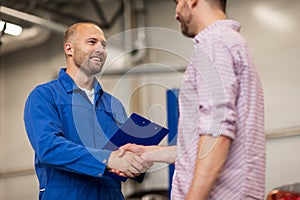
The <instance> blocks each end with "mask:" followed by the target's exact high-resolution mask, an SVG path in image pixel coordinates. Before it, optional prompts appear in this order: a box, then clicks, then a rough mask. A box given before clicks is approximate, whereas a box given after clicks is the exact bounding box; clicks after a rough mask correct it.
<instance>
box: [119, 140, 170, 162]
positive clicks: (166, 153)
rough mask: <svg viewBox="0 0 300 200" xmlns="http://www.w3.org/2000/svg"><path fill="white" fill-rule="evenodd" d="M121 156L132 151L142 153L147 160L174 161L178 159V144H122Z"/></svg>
mask: <svg viewBox="0 0 300 200" xmlns="http://www.w3.org/2000/svg"><path fill="white" fill-rule="evenodd" d="M119 149H120V154H119V156H120V157H121V156H123V155H124V154H125V153H126V152H128V151H130V152H133V153H135V154H137V155H140V156H141V157H142V158H143V159H144V160H145V161H146V162H148V163H153V162H162V163H169V164H170V163H173V162H174V161H175V159H176V146H165V147H164V146H143V145H136V144H126V145H124V146H121V147H120V148H119Z"/></svg>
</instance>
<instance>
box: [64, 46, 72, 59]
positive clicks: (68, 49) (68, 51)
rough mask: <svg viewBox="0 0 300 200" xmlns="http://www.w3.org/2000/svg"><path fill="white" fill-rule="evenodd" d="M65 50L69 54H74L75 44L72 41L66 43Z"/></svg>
mask: <svg viewBox="0 0 300 200" xmlns="http://www.w3.org/2000/svg"><path fill="white" fill-rule="evenodd" d="M64 51H65V54H66V55H67V56H71V55H73V46H72V44H70V43H65V45H64Z"/></svg>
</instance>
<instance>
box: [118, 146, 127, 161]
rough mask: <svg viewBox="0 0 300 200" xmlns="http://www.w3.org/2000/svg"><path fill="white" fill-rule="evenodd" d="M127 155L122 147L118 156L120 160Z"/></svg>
mask: <svg viewBox="0 0 300 200" xmlns="http://www.w3.org/2000/svg"><path fill="white" fill-rule="evenodd" d="M125 153H126V151H125V150H124V149H121V147H120V148H119V154H118V156H119V158H120V157H122V156H124V154H125Z"/></svg>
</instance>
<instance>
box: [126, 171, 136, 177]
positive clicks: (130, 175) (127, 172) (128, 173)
mask: <svg viewBox="0 0 300 200" xmlns="http://www.w3.org/2000/svg"><path fill="white" fill-rule="evenodd" d="M123 173H124V174H125V177H129V178H134V177H135V176H134V174H135V173H132V172H131V170H127V171H125V172H123Z"/></svg>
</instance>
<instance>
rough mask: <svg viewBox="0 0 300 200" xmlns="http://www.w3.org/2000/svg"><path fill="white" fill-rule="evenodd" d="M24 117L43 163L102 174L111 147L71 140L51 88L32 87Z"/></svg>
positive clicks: (76, 170)
mask: <svg viewBox="0 0 300 200" xmlns="http://www.w3.org/2000/svg"><path fill="white" fill-rule="evenodd" d="M24 121H25V127H26V131H27V134H28V137H29V140H30V142H31V144H32V146H33V149H34V150H35V154H36V159H38V161H39V162H40V163H41V164H42V165H47V166H51V167H54V168H58V169H62V170H66V171H70V172H75V173H79V174H85V175H90V176H94V177H102V176H103V174H104V172H105V169H106V164H107V161H108V158H109V156H110V154H111V151H107V150H101V149H94V148H86V147H85V146H83V145H81V144H77V143H75V142H73V141H71V140H68V139H67V138H66V137H65V136H64V133H63V126H62V122H61V120H60V118H59V114H58V111H57V107H56V105H55V103H54V101H53V99H52V98H51V95H50V93H49V91H47V90H46V89H44V88H41V87H38V88H36V89H35V90H33V91H32V93H31V94H30V95H29V97H28V99H27V101H26V105H25V110H24Z"/></svg>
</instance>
